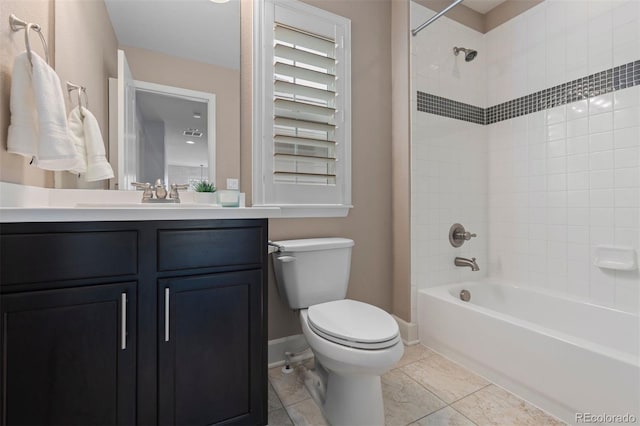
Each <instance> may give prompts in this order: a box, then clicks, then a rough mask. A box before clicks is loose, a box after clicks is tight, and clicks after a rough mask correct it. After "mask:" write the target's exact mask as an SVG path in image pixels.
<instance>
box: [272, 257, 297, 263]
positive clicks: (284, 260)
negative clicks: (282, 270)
mask: <svg viewBox="0 0 640 426" xmlns="http://www.w3.org/2000/svg"><path fill="white" fill-rule="evenodd" d="M277 259H278V260H279V261H280V262H282V263H287V262H293V261H294V260H296V258H295V257H293V256H278V258H277Z"/></svg>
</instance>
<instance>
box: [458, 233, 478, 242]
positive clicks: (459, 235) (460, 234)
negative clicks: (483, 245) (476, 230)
mask: <svg viewBox="0 0 640 426" xmlns="http://www.w3.org/2000/svg"><path fill="white" fill-rule="evenodd" d="M475 237H477V235H476V234H472V233H471V232H469V231H467V232H465V233H461V232H460V233H457V234H456V238H464V240H465V241H469V240H470V239H471V238H475Z"/></svg>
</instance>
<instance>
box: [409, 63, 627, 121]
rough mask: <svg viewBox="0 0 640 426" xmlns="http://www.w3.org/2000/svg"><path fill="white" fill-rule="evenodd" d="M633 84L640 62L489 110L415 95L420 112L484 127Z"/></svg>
mask: <svg viewBox="0 0 640 426" xmlns="http://www.w3.org/2000/svg"><path fill="white" fill-rule="evenodd" d="M637 85H640V60H638V61H634V62H629V63H628V64H624V65H620V66H617V67H614V68H611V69H608V70H605V71H602V72H599V73H595V74H591V75H588V76H586V77H583V78H579V79H576V80H573V81H570V82H568V83H564V84H560V85H558V86H554V87H551V88H549V89H545V90H541V91H539V92H536V93H532V94H530V95H526V96H522V97H520V98H516V99H513V100H511V101H507V102H504V103H501V104H498V105H494V106H491V107H489V108H480V107H477V106H474V105H469V104H465V103H462V102H457V101H453V100H451V99H447V98H443V97H440V96H435V95H432V94H430V93H425V92H420V91H418V94H417V101H418V102H417V103H418V111H420V112H428V113H430V114H436V115H441V116H444V117H449V118H455V119H457V120H463V121H468V122H471V123H476V124H484V125H487V124H493V123H497V122H499V121H503V120H509V119H511V118H515V117H520V116H522V115H526V114H531V113H534V112H538V111H542V110H545V109H548V108H553V107H556V106H560V105H566V104H568V103H571V102H576V101H579V100H582V99H587V98H591V97H593V96H598V95H603V94H605V93H610V92H613V91H616V90H621V89H626V88H627V87H633V86H637Z"/></svg>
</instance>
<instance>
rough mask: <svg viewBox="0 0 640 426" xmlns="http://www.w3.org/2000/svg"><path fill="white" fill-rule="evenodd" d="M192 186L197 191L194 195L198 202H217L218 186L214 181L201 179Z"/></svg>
mask: <svg viewBox="0 0 640 426" xmlns="http://www.w3.org/2000/svg"><path fill="white" fill-rule="evenodd" d="M192 186H193V190H194V191H195V192H196V193H195V194H194V197H193V198H194V200H195V202H196V203H202V204H216V201H217V200H216V194H215V192H216V186H215V185H214V184H213V183H209V182H207V181H206V180H201V181H197V182H195V183H194V184H193V185H192Z"/></svg>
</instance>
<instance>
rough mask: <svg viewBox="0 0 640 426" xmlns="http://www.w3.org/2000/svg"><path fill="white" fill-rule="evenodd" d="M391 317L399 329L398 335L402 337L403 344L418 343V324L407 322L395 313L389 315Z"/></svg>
mask: <svg viewBox="0 0 640 426" xmlns="http://www.w3.org/2000/svg"><path fill="white" fill-rule="evenodd" d="M391 316H392V317H393V319H395V320H396V322H397V323H398V328H399V329H400V336H401V337H402V341H403V342H404V344H405V345H407V346H411V345H416V344H418V343H420V339H419V338H418V324H416V323H414V322H407V321H405V320H403V319H402V318H398V317H397V316H395V315H391Z"/></svg>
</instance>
